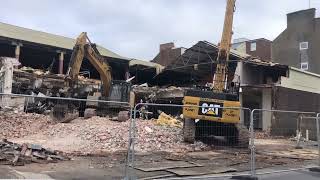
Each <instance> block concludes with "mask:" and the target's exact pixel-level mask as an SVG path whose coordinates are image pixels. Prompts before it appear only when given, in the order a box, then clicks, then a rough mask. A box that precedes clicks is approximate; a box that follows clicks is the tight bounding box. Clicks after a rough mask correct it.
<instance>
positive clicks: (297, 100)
mask: <svg viewBox="0 0 320 180" xmlns="http://www.w3.org/2000/svg"><path fill="white" fill-rule="evenodd" d="M217 53H218V46H216V45H214V44H211V43H209V42H207V41H199V42H198V43H196V44H195V45H193V46H192V47H191V48H189V49H187V50H185V52H184V53H183V54H182V55H181V56H179V57H178V58H176V59H175V60H174V61H172V62H171V63H170V64H169V65H167V66H166V67H165V68H164V69H163V70H162V71H161V72H160V73H159V74H157V75H155V76H154V77H153V79H152V80H151V81H150V82H149V84H154V85H156V86H158V87H170V88H166V89H163V88H158V89H153V90H152V92H153V95H150V97H151V98H149V100H151V101H152V102H156V103H178V104H182V99H183V96H184V90H185V89H186V88H195V87H197V86H198V87H205V86H206V84H207V83H208V82H211V81H212V77H213V74H214V72H215V68H216V67H215V66H216V57H217ZM228 68H229V74H231V75H232V77H233V82H237V83H240V94H239V96H240V102H241V105H242V106H243V107H247V108H250V109H270V110H271V109H275V110H291V111H308V112H317V111H318V110H319V108H320V104H319V102H320V89H319V87H318V86H317V84H318V83H320V76H319V75H317V74H313V73H309V72H305V71H301V70H299V69H296V68H293V67H289V66H287V65H282V64H278V63H273V62H265V61H262V60H259V59H255V58H254V57H252V56H250V55H248V54H245V53H240V52H238V51H235V50H232V51H231V54H230V63H229V67H228ZM172 86H175V87H172ZM153 88H154V87H153ZM258 116H259V117H257V118H256V121H255V123H254V127H255V128H256V129H261V130H271V131H272V129H273V128H274V129H279V128H283V129H287V130H288V131H283V132H274V133H278V134H281V135H288V134H290V135H292V134H294V133H295V130H296V120H297V117H289V116H288V115H287V116H288V117H281V118H280V117H276V116H280V114H274V113H270V112H263V113H260V114H259V115H258ZM281 116H284V115H281ZM241 119H242V121H243V122H244V124H246V125H249V119H250V117H249V114H245V113H244V114H243V115H242V118H241ZM279 119H281V120H279ZM303 126H304V128H305V129H309V130H312V131H313V132H315V129H314V127H315V126H314V124H313V123H309V122H308V123H307V122H306V123H305V124H304V125H303Z"/></svg>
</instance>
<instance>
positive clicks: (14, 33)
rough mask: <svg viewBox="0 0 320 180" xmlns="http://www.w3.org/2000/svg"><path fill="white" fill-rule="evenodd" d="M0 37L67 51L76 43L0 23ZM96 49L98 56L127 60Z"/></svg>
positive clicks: (67, 39)
mask: <svg viewBox="0 0 320 180" xmlns="http://www.w3.org/2000/svg"><path fill="white" fill-rule="evenodd" d="M0 36H1V37H5V38H10V39H16V40H22V41H27V42H32V43H37V44H43V45H48V46H53V47H58V48H63V49H69V50H72V49H73V46H74V44H75V42H76V41H75V39H72V38H68V37H64V36H59V35H55V34H50V33H46V32H42V31H36V30H32V29H28V28H23V27H19V26H14V25H10V24H6V23H2V22H0ZM97 48H98V50H99V52H100V54H101V55H103V56H106V57H111V58H117V59H125V60H129V59H128V58H126V57H122V56H120V55H118V54H116V53H114V52H112V51H110V50H108V49H106V48H104V47H102V46H99V45H97Z"/></svg>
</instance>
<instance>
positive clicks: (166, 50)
mask: <svg viewBox="0 0 320 180" xmlns="http://www.w3.org/2000/svg"><path fill="white" fill-rule="evenodd" d="M185 50H186V48H183V47H178V48H177V47H175V45H174V43H173V42H170V43H165V44H160V51H159V53H158V54H157V56H156V57H155V58H154V59H153V60H151V62H154V63H158V64H160V65H162V66H168V65H169V64H171V63H172V62H173V61H174V60H175V59H176V58H178V57H179V56H181V55H182V54H183V53H184V51H185Z"/></svg>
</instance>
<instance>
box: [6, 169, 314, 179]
mask: <svg viewBox="0 0 320 180" xmlns="http://www.w3.org/2000/svg"><path fill="white" fill-rule="evenodd" d="M78 168H79V167H78ZM17 169H19V168H16V167H10V166H0V178H1V179H62V180H64V179H66V180H69V179H70V180H71V179H72V180H82V179H83V180H84V179H101V180H102V179H122V178H123V177H121V176H119V172H115V171H107V170H105V169H104V170H103V169H94V168H92V169H74V168H72V167H70V168H69V169H65V170H62V169H60V170H58V171H57V169H54V170H52V171H48V170H47V171H35V170H34V169H32V167H31V168H30V169H29V172H28V171H22V170H17ZM274 170H275V169H274ZM30 171H33V172H30ZM267 172H268V173H267ZM269 172H270V169H262V170H259V172H257V174H258V175H257V178H258V179H259V180H260V179H261V180H273V179H278V180H302V179H303V180H319V179H320V172H311V171H309V170H308V169H300V170H295V171H282V172H276V173H269ZM117 174H118V175H117ZM161 176H162V175H161V174H159V176H158V178H160V179H161ZM153 177H157V176H156V175H155V176H153ZM162 178H163V179H168V178H169V177H165V176H163V177H162ZM134 179H135V178H134ZM152 179H153V178H152ZM170 179H213V180H229V179H236V178H234V177H233V178H232V177H226V175H221V176H220V177H214V178H213V177H208V176H207V177H205V176H202V177H192V178H190V177H189V178H187V177H183V178H170Z"/></svg>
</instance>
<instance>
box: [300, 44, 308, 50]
mask: <svg viewBox="0 0 320 180" xmlns="http://www.w3.org/2000/svg"><path fill="white" fill-rule="evenodd" d="M299 47H300V50H305V49H308V48H309V43H308V42H301V43H300V45H299Z"/></svg>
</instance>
